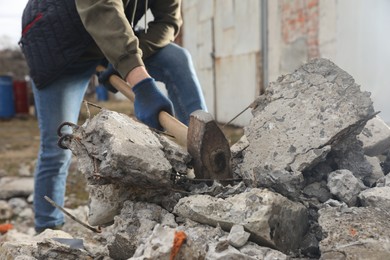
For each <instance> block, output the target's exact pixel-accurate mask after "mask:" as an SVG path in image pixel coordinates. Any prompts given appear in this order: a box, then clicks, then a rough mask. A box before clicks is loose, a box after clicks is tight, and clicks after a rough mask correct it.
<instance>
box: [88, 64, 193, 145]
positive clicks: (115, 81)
mask: <svg viewBox="0 0 390 260" xmlns="http://www.w3.org/2000/svg"><path fill="white" fill-rule="evenodd" d="M103 70H105V68H104V67H103V66H100V65H99V66H97V68H96V71H98V72H99V71H103ZM109 81H110V83H111V85H112V86H114V87H115V88H116V89H117V90H118V91H119V92H121V93H122V94H123V95H124V96H125V97H127V98H128V99H129V100H130V101H131V102H133V103H134V100H135V96H134V93H133V91H132V90H131V88H132V87H131V86H130V85H129V84H127V83H126V82H125V81H124V80H123V79H121V78H120V77H118V76H117V75H111V76H110V78H109ZM158 121H159V122H160V124H161V126H162V127H163V128H164V129H165V130H166V131H167V132H168V133H169V134H171V135H173V136H174V137H175V139H176V142H177V143H178V144H180V145H182V146H185V147H186V146H187V133H188V127H187V126H186V125H185V124H183V123H182V122H180V121H179V120H177V119H176V118H175V117H173V116H171V115H170V114H169V113H167V112H165V111H160V113H159V114H158Z"/></svg>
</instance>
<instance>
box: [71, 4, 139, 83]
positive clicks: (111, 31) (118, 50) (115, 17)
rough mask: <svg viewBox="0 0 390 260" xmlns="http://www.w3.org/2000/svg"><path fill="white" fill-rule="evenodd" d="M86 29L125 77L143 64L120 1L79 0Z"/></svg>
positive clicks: (78, 9) (135, 39) (78, 7)
mask: <svg viewBox="0 0 390 260" xmlns="http://www.w3.org/2000/svg"><path fill="white" fill-rule="evenodd" d="M76 7H77V11H78V13H79V15H80V18H81V21H82V22H83V24H84V27H85V29H86V30H87V31H88V33H89V34H90V35H91V36H92V38H93V39H94V41H95V42H96V44H97V46H98V47H99V48H100V50H101V51H102V52H103V54H104V56H105V57H106V58H107V59H108V61H109V62H110V63H111V64H113V66H114V67H115V69H116V70H117V71H118V72H119V73H120V74H121V76H122V77H123V78H125V77H126V75H127V74H128V73H129V72H130V71H131V70H132V69H134V68H135V67H138V66H144V63H143V61H142V51H141V49H140V48H139V42H138V38H137V37H136V36H135V35H134V32H133V29H132V28H131V26H130V23H129V21H128V20H127V18H126V16H125V13H124V2H123V1H121V0H116V1H114V0H76Z"/></svg>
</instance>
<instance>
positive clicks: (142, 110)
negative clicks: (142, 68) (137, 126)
mask: <svg viewBox="0 0 390 260" xmlns="http://www.w3.org/2000/svg"><path fill="white" fill-rule="evenodd" d="M133 92H134V94H135V101H134V112H135V116H136V117H137V118H138V119H139V120H140V121H141V122H143V123H144V124H146V125H148V126H150V127H152V128H155V129H158V130H163V128H162V126H161V125H160V123H159V120H158V114H159V113H160V111H166V112H168V113H169V114H171V115H173V105H172V102H171V101H170V100H169V99H168V98H167V97H166V96H165V95H164V94H163V93H162V92H161V91H160V90H159V89H158V88H157V86H156V83H155V81H154V79H153V78H146V79H143V80H141V81H140V82H138V83H137V84H136V85H135V86H134V87H133Z"/></svg>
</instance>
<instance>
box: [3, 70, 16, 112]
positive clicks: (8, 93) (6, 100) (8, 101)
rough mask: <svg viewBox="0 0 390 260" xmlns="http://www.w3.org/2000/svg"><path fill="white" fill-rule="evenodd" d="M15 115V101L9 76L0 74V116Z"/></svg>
mask: <svg viewBox="0 0 390 260" xmlns="http://www.w3.org/2000/svg"><path fill="white" fill-rule="evenodd" d="M14 116H15V101H14V92H13V82H12V77H11V76H0V118H11V117H14Z"/></svg>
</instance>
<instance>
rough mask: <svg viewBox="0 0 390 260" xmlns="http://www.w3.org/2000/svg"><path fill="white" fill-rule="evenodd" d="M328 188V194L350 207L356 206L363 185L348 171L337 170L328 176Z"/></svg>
mask: <svg viewBox="0 0 390 260" xmlns="http://www.w3.org/2000/svg"><path fill="white" fill-rule="evenodd" d="M328 188H329V190H330V193H332V194H333V195H334V196H336V197H337V198H338V199H339V200H340V201H342V202H345V203H346V204H347V205H348V206H350V207H351V206H355V205H356V202H357V197H358V195H359V193H360V192H361V191H362V190H363V189H364V185H363V183H361V181H359V180H358V179H357V178H356V177H355V176H354V175H353V174H352V173H351V172H350V171H348V170H337V171H334V172H332V173H330V174H329V177H328Z"/></svg>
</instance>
